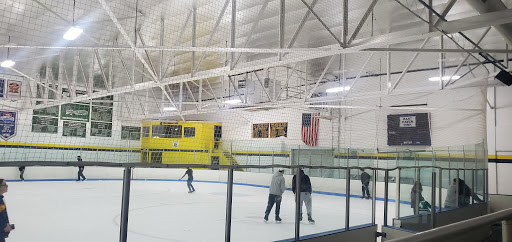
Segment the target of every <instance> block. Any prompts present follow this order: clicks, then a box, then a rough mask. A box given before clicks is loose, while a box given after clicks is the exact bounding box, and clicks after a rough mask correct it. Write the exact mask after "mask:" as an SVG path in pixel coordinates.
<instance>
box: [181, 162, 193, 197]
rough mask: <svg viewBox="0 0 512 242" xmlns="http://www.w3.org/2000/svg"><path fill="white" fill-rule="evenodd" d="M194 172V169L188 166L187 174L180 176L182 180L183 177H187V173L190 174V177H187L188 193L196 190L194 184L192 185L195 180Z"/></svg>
mask: <svg viewBox="0 0 512 242" xmlns="http://www.w3.org/2000/svg"><path fill="white" fill-rule="evenodd" d="M192 173H193V171H192V169H190V168H188V167H187V171H185V174H183V176H182V177H181V178H180V180H181V179H183V177H185V175H188V179H187V187H188V193H193V192H195V191H196V189H195V188H194V186H192V181H194V175H192Z"/></svg>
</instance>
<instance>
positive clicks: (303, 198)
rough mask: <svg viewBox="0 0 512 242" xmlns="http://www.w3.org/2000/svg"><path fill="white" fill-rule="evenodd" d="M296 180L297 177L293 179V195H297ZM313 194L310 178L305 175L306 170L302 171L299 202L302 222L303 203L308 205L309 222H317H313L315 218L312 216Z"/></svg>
mask: <svg viewBox="0 0 512 242" xmlns="http://www.w3.org/2000/svg"><path fill="white" fill-rule="evenodd" d="M295 178H296V175H294V176H293V179H292V191H293V194H295V195H297V194H296V193H297V190H298V188H297V187H296V185H295V183H296V182H295V181H296V180H295ZM311 192H312V189H311V181H310V180H309V176H308V175H306V174H304V170H302V169H301V170H300V192H299V196H300V198H299V200H300V211H301V212H300V220H301V221H302V203H305V204H306V209H307V212H308V221H309V222H310V223H315V220H313V218H312V217H311V216H312V212H311V209H312V208H311Z"/></svg>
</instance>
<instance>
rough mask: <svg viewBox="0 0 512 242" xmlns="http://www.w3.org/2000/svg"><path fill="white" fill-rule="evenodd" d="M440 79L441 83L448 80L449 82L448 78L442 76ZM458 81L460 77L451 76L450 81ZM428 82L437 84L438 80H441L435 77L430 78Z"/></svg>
mask: <svg viewBox="0 0 512 242" xmlns="http://www.w3.org/2000/svg"><path fill="white" fill-rule="evenodd" d="M442 79H443V81H448V80H450V76H443V78H442ZM458 79H460V76H452V80H458ZM428 80H429V81H431V82H438V81H439V80H441V78H439V77H438V76H436V77H431V78H429V79H428Z"/></svg>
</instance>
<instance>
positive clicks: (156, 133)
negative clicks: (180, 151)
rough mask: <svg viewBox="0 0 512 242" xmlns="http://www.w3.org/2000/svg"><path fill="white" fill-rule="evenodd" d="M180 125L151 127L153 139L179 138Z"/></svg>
mask: <svg viewBox="0 0 512 242" xmlns="http://www.w3.org/2000/svg"><path fill="white" fill-rule="evenodd" d="M181 135H182V131H181V125H153V138H181Z"/></svg>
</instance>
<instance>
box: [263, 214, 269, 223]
mask: <svg viewBox="0 0 512 242" xmlns="http://www.w3.org/2000/svg"><path fill="white" fill-rule="evenodd" d="M263 222H265V223H267V222H268V214H265V217H264V218H263Z"/></svg>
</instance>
